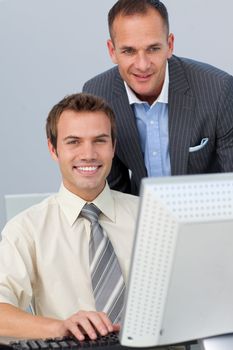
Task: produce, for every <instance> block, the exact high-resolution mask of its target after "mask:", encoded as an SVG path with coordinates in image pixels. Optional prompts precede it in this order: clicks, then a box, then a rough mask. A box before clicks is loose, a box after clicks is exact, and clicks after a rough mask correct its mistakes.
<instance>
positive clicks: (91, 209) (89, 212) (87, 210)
mask: <svg viewBox="0 0 233 350" xmlns="http://www.w3.org/2000/svg"><path fill="white" fill-rule="evenodd" d="M100 213H101V210H100V209H99V208H97V207H96V206H95V204H93V203H90V204H87V203H86V204H85V205H84V207H83V208H82V210H81V216H82V217H84V218H85V219H87V220H89V221H90V222H91V223H92V224H94V223H96V222H98V218H99V215H100Z"/></svg>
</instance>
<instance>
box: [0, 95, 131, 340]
mask: <svg viewBox="0 0 233 350" xmlns="http://www.w3.org/2000/svg"><path fill="white" fill-rule="evenodd" d="M46 130H47V138H48V147H49V151H50V153H51V156H52V158H53V159H54V160H55V161H56V162H57V163H58V164H59V167H60V170H61V175H62V185H61V188H60V191H59V193H57V194H55V195H52V196H50V197H49V198H48V199H46V200H44V201H43V202H41V203H40V204H38V205H35V206H33V207H31V208H29V209H28V210H26V211H24V212H22V213H21V214H19V215H17V216H16V217H15V218H13V219H12V220H11V221H9V222H8V223H7V225H6V226H5V228H4V230H3V232H2V241H1V242H0V336H7V337H11V336H13V337H19V338H49V337H61V336H65V335H67V334H69V333H72V334H73V335H74V336H75V337H77V338H78V339H79V340H83V339H84V334H85V333H87V334H88V336H89V337H90V338H91V339H95V338H96V336H97V333H98V334H101V335H106V334H107V333H108V332H111V331H113V330H119V320H120V316H121V311H122V308H123V299H124V291H125V284H126V282H127V276H128V269H129V261H130V253H131V247H132V241H133V234H134V226H135V218H136V215H137V203H138V198H137V197H135V196H132V195H128V194H125V193H121V192H116V191H112V190H110V189H109V187H108V184H107V182H106V177H107V176H108V174H109V171H110V169H111V163H112V158H113V156H114V150H115V139H116V126H115V120H114V114H113V112H112V110H111V109H110V108H109V106H108V105H107V104H106V103H105V102H104V101H103V100H102V99H100V98H97V97H95V96H91V95H88V94H74V95H70V96H68V97H66V98H64V99H63V100H62V101H60V102H59V103H58V104H57V105H55V106H54V107H53V108H52V110H51V111H50V113H49V116H48V118H47V124H46ZM32 301H33V304H34V310H35V315H32V314H29V313H27V312H25V311H24V310H25V309H26V308H27V307H28V305H29V304H30V303H31V302H32Z"/></svg>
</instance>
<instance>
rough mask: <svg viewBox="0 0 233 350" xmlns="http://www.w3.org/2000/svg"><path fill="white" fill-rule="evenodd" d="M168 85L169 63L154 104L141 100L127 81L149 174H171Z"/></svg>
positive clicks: (130, 101) (128, 93)
mask: <svg viewBox="0 0 233 350" xmlns="http://www.w3.org/2000/svg"><path fill="white" fill-rule="evenodd" d="M168 86H169V75H168V64H167V67H166V74H165V80H164V84H163V88H162V91H161V93H160V95H159V97H158V98H157V100H156V101H154V103H153V104H152V105H149V103H148V102H145V101H141V100H139V99H138V97H137V96H136V95H135V94H134V92H133V91H132V90H131V89H130V88H129V86H128V85H127V84H126V83H125V87H126V92H127V95H128V99H129V103H130V104H131V105H133V108H134V113H135V117H136V123H137V127H138V131H139V135H140V143H141V148H142V152H143V155H144V161H145V166H146V169H147V173H148V176H169V175H171V165H170V155H169V150H168V145H169V134H168Z"/></svg>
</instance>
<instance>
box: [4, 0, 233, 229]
mask: <svg viewBox="0 0 233 350" xmlns="http://www.w3.org/2000/svg"><path fill="white" fill-rule="evenodd" d="M114 3H115V0H100V1H97V0H96V1H95V0H85V1H79V0H5V1H4V0H0V43H1V48H0V106H1V108H0V117H1V128H0V151H1V179H0V229H1V228H2V226H3V225H4V222H5V212H4V198H3V196H4V194H12V193H30V192H54V191H57V189H58V188H59V185H60V176H59V171H58V169H57V165H56V164H55V163H54V162H53V161H52V160H51V159H50V156H49V154H48V151H47V144H46V137H45V130H44V125H45V119H46V116H47V113H48V111H49V110H50V108H51V107H52V106H53V105H54V104H55V103H56V102H58V100H60V99H61V98H63V97H64V96H65V95H66V94H69V93H73V92H78V91H81V88H82V85H83V83H84V82H85V81H86V79H88V78H90V77H91V76H93V75H95V74H97V73H98V72H100V71H102V70H105V69H107V68H109V67H111V66H112V64H111V61H110V59H109V57H108V53H107V48H106V39H107V38H108V31H107V21H106V18H107V12H108V10H109V8H110V7H111V6H112V5H113V4H114ZM164 3H165V4H166V5H167V7H168V10H169V12H170V21H171V31H172V32H173V33H174V34H175V38H176V42H175V44H176V48H175V53H176V54H177V55H181V56H189V57H193V58H195V59H198V60H201V61H205V62H209V63H211V64H213V65H216V66H218V67H220V68H222V69H224V70H226V71H228V72H230V73H231V74H232V73H233V64H232V58H233V50H232V40H231V34H232V29H233V23H232V21H231V18H230V16H231V15H232V10H233V5H232V2H231V1H230V0H227V1H225V2H224V1H223V2H221V7H223V6H225V11H224V14H221V12H220V10H219V9H218V8H215V7H214V6H215V4H216V6H217V5H218V4H219V1H217V0H205V1H203V0H189V1H185V0H175V1H174V0H166V1H164Z"/></svg>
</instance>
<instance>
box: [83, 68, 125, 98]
mask: <svg viewBox="0 0 233 350" xmlns="http://www.w3.org/2000/svg"><path fill="white" fill-rule="evenodd" d="M116 76H119V70H118V67H117V66H114V67H112V68H110V69H108V70H106V71H105V72H102V73H100V74H98V75H96V76H94V77H92V78H91V79H89V80H87V81H86V83H85V84H84V86H83V91H84V92H88V90H89V89H90V88H94V87H96V86H98V88H101V85H99V84H100V83H102V84H103V83H106V82H107V83H108V84H111V83H113V82H114V80H115V78H116Z"/></svg>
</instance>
